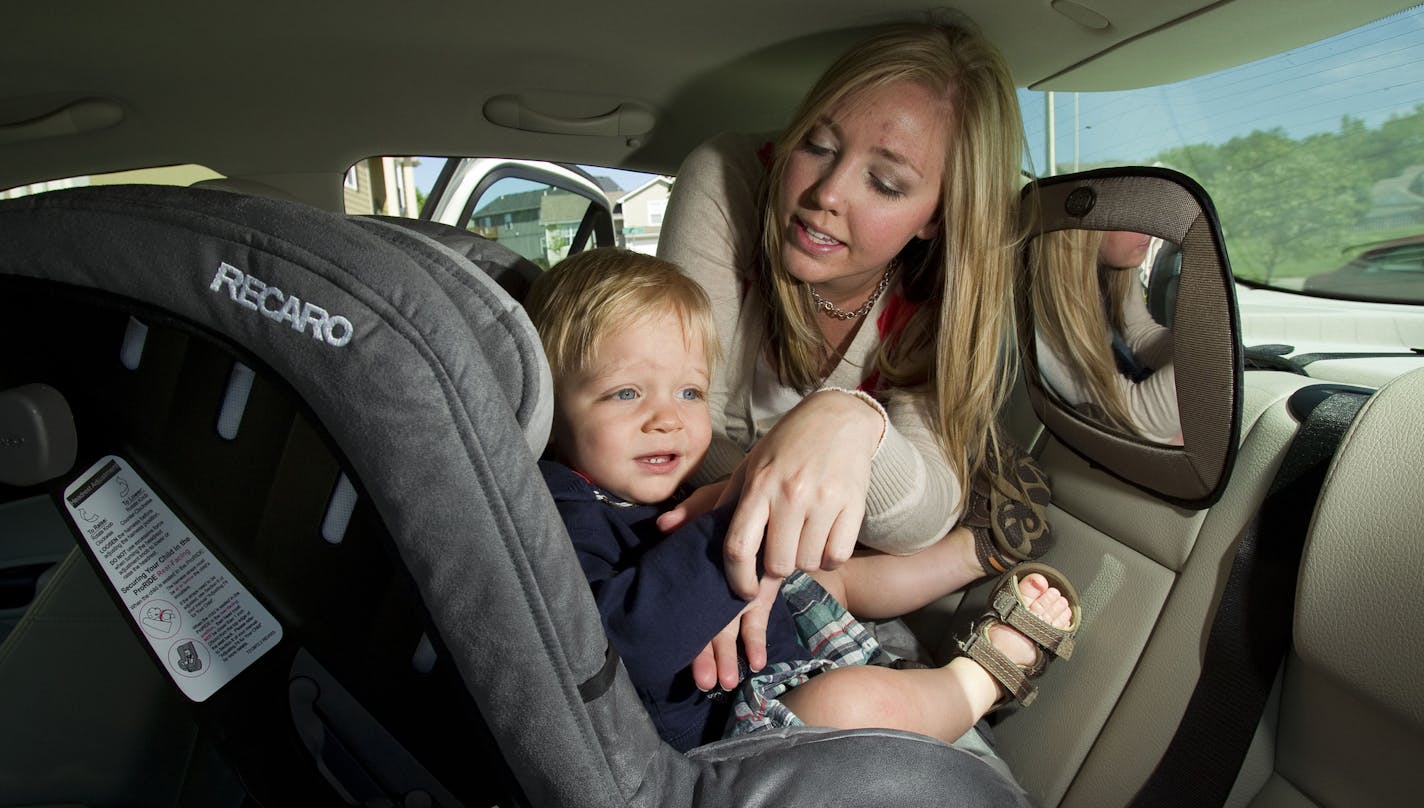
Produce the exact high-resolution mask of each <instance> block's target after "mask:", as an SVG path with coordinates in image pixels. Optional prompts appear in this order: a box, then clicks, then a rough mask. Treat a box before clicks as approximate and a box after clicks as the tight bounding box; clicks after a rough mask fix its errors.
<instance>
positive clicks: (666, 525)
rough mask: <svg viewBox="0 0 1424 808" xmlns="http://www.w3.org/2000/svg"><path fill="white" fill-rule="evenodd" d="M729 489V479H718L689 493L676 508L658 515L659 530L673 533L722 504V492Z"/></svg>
mask: <svg viewBox="0 0 1424 808" xmlns="http://www.w3.org/2000/svg"><path fill="white" fill-rule="evenodd" d="M726 490H727V481H726V480H718V481H717V482H715V483H708V484H707V485H704V486H702V487H701V488H698V489H697V490H696V491H693V492H692V493H691V494H689V495H688V497H687V499H684V500H683V501H682V502H680V503H678V506H677V507H676V508H673V509H671V510H668V511H664V512H663V513H662V514H661V515H659V516H658V530H661V531H662V532H664V533H671V532H673V531H674V530H677V529H678V528H680V527H682V526H683V525H685V524H687V523H688V522H691V521H692V520H693V519H696V518H697V517H699V516H701V515H702V514H704V513H707V512H708V511H710V510H712V509H713V508H715V507H717V506H718V505H721V504H722V494H723V492H724V491H726Z"/></svg>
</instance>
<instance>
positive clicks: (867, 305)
mask: <svg viewBox="0 0 1424 808" xmlns="http://www.w3.org/2000/svg"><path fill="white" fill-rule="evenodd" d="M894 273H895V268H894V267H893V266H890V267H886V268H885V274H884V275H881V276H880V283H879V284H878V285H877V286H876V287H875V291H874V292H871V293H870V298H869V299H868V300H866V301H865V302H864V303H862V304H861V305H860V308H858V309H856V310H855V311H846V310H845V309H840V308H836V304H834V303H832V302H831V301H829V300H827V299H825V298H823V297H821V295H820V293H819V292H817V291H816V286H815V284H812V285H811V299H812V300H814V301H815V302H816V308H818V309H820V310H821V311H822V312H823V313H824V314H825V315H826V316H827V317H834V318H836V319H837V320H854V319H856V318H858V317H864V316H865V315H867V314H869V313H870V310H871V309H872V308H874V307H875V301H877V300H879V299H880V295H882V294H884V292H885V290H886V288H888V287H889V286H890V276H891V275H893V274H894Z"/></svg>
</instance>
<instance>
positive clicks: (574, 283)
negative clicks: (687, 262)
mask: <svg viewBox="0 0 1424 808" xmlns="http://www.w3.org/2000/svg"><path fill="white" fill-rule="evenodd" d="M524 308H525V310H526V311H527V312H528V313H529V318H530V319H531V320H533V321H534V327H535V328H536V329H538V331H539V340H540V341H541V342H543V343H544V353H545V355H546V356H548V358H549V369H550V370H551V371H552V372H553V374H554V381H555V383H556V384H557V383H558V382H559V380H561V379H564V378H567V377H568V376H569V375H570V374H575V373H578V372H580V371H582V370H584V369H586V368H588V367H589V365H590V364H592V362H593V360H594V356H595V354H596V353H597V351H598V343H599V341H600V340H602V339H603V338H604V337H605V336H607V335H608V334H609V333H610V332H612V331H614V330H615V329H618V328H626V327H627V326H629V325H632V324H634V323H638V322H641V321H643V320H646V319H648V318H651V317H655V316H657V315H660V314H666V313H668V312H672V313H674V314H676V315H677V317H678V319H679V320H681V321H682V326H683V336H684V338H685V339H690V340H699V341H700V347H701V348H702V351H703V354H704V355H705V357H706V359H707V371H708V373H711V372H712V369H713V367H714V366H715V365H716V361H717V354H718V350H719V348H718V345H717V331H716V326H715V325H714V324H713V321H712V304H711V302H709V301H708V299H707V293H706V292H704V291H702V287H701V286H699V285H698V284H697V282H696V281H694V280H692V279H691V278H689V277H687V276H686V275H684V274H682V272H681V271H680V270H679V269H678V268H677V266H676V265H674V264H672V263H671V262H668V261H664V260H662V259H661V258H655V257H653V256H651V255H645V254H643V253H636V252H633V251H631V250H622V249H617V248H614V247H600V248H598V249H593V250H587V251H585V252H581V253H577V254H575V255H571V256H569V257H568V258H565V259H564V260H563V261H560V262H559V263H558V264H556V265H555V266H554V268H553V269H550V270H549V271H548V272H546V273H544V274H543V275H542V276H541V277H540V278H539V280H537V281H536V282H535V283H534V286H533V288H532V289H530V291H529V298H528V300H527V301H525V304H524ZM694 344H696V343H694Z"/></svg>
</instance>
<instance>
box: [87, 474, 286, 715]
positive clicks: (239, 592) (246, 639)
mask: <svg viewBox="0 0 1424 808" xmlns="http://www.w3.org/2000/svg"><path fill="white" fill-rule="evenodd" d="M64 500H65V506H66V507H67V508H68V509H69V515H70V517H71V518H73V519H74V522H75V524H76V525H78V526H79V530H80V532H81V533H82V534H83V535H84V538H85V540H86V541H87V542H88V543H89V546H90V547H91V548H92V549H93V550H94V555H95V557H96V558H98V559H99V563H100V565H101V566H102V567H103V569H104V572H105V573H106V574H107V575H108V576H109V583H110V584H111V585H112V586H113V587H114V589H115V590H116V591H117V592H118V593H119V595H120V596H121V597H122V598H123V601H124V605H125V606H126V607H128V611H129V615H130V616H132V617H133V620H134V622H135V623H136V624H138V627H139V630H140V631H142V632H143V635H144V636H145V637H147V638H148V642H149V644H150V645H152V646H153V650H154V652H155V653H156V654H157V655H158V658H159V659H161V660H164V661H165V665H166V668H167V670H168V673H169V675H170V676H172V677H173V681H174V682H175V683H176V684H177V685H178V688H179V689H180V690H182V691H183V694H184V695H185V696H187V697H188V698H190V699H192V700H193V701H204V700H206V699H207V698H208V697H209V696H211V695H212V694H214V693H216V692H217V691H218V689H219V688H221V687H222V686H223V685H225V684H227V683H228V682H230V681H232V679H233V678H234V677H236V676H237V675H238V674H239V673H241V672H242V671H243V670H245V669H246V668H247V666H248V665H251V664H252V663H253V662H254V661H255V660H257V659H258V658H259V657H261V656H262V655H263V654H264V653H266V652H267V651H268V650H269V649H271V648H272V647H274V646H275V645H276V644H277V643H278V642H280V641H281V639H282V626H281V625H280V624H279V623H278V622H277V620H276V618H274V617H273V616H272V614H271V613H270V612H268V611H267V610H266V609H265V608H264V607H263V606H262V604H261V603H259V602H258V601H257V599H256V598H255V597H253V596H252V593H250V592H248V591H247V589H246V587H244V586H243V585H242V584H241V583H239V582H238V580H237V579H236V578H234V577H233V575H232V573H231V572H229V571H228V569H227V568H226V567H224V566H223V564H222V562H221V561H219V560H218V559H217V558H216V557H215V556H214V555H213V554H212V553H211V552H209V551H208V549H207V548H206V547H204V546H203V543H202V542H201V541H199V540H198V539H197V538H196V537H195V536H194V535H193V533H192V532H191V531H190V530H189V529H188V527H187V525H185V524H183V522H182V521H180V520H179V519H178V517H177V515H176V514H174V513H173V511H172V509H171V508H169V507H168V505H167V504H165V503H164V502H163V500H161V499H159V498H158V495H157V494H156V493H155V492H154V491H153V489H152V488H150V487H149V486H148V485H147V484H146V483H144V481H143V480H142V479H140V478H139V476H138V475H137V474H136V473H134V470H133V468H132V467H130V466H129V465H128V464H127V463H125V462H124V460H123V459H122V458H119V457H115V456H113V455H110V456H108V457H105V458H103V459H102V460H100V461H99V462H97V463H95V464H94V465H93V466H92V467H90V469H89V470H88V471H86V472H85V473H84V474H83V475H81V476H80V477H79V479H78V480H76V481H75V482H74V483H73V484H72V485H70V486H69V487H68V488H66V489H65V491H64Z"/></svg>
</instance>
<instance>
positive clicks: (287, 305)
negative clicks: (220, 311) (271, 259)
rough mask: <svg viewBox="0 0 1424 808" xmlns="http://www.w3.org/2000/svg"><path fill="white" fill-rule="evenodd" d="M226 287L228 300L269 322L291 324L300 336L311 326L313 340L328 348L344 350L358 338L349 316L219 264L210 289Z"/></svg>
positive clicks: (218, 289) (218, 290) (227, 264)
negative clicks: (347, 317) (319, 341)
mask: <svg viewBox="0 0 1424 808" xmlns="http://www.w3.org/2000/svg"><path fill="white" fill-rule="evenodd" d="M224 286H226V287H227V294H228V297H231V298H232V300H233V302H234V303H236V304H238V305H239V306H242V307H243V308H248V309H251V310H253V311H255V312H257V313H259V314H261V315H262V316H264V317H266V318H267V319H269V320H274V321H276V322H279V323H283V322H285V323H290V324H291V326H292V328H293V330H295V331H297V332H298V333H306V330H307V326H311V335H312V337H313V338H314V339H319V340H322V341H323V342H325V343H326V344H327V345H332V346H334V347H337V348H340V347H342V346H343V345H345V344H346V343H348V342H350V341H351V338H352V337H353V336H355V333H356V330H355V328H354V327H353V326H352V325H351V321H350V320H348V319H346V318H345V317H342V316H341V315H339V314H330V313H328V312H327V310H326V309H324V308H322V307H321V306H318V305H316V304H314V303H311V302H303V301H302V300H301V299H300V298H298V297H297V296H296V295H288V294H286V293H284V292H283V291H282V290H281V289H278V288H277V287H275V286H269V285H268V284H266V283H263V282H262V281H261V280H259V279H257V278H255V277H253V276H251V275H248V274H246V273H245V272H243V271H242V270H240V269H238V268H237V267H235V266H233V265H232V264H229V263H227V262H226V261H224V262H222V263H220V264H218V271H217V274H215V275H213V282H212V285H211V286H209V287H208V288H209V289H211V290H212V291H214V292H221V291H222V288H223V287H224Z"/></svg>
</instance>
